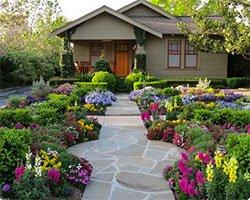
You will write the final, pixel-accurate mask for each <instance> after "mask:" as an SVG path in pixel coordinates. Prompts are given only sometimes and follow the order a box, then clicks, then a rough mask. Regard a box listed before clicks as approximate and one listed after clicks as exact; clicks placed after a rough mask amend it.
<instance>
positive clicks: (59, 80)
mask: <svg viewBox="0 0 250 200" xmlns="http://www.w3.org/2000/svg"><path fill="white" fill-rule="evenodd" d="M77 81H80V80H79V78H62V77H54V78H51V79H50V80H49V84H50V85H51V86H58V85H62V84H65V83H70V84H73V83H75V82H77Z"/></svg>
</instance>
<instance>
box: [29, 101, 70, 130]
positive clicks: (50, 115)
mask: <svg viewBox="0 0 250 200" xmlns="http://www.w3.org/2000/svg"><path fill="white" fill-rule="evenodd" d="M63 118H65V114H62V113H60V112H59V111H58V109H56V108H53V107H49V106H48V104H46V103H45V104H42V105H40V106H39V107H37V108H36V110H35V115H34V116H33V119H34V122H36V123H38V124H41V125H48V124H55V123H58V122H60V121H61V120H62V119H63Z"/></svg>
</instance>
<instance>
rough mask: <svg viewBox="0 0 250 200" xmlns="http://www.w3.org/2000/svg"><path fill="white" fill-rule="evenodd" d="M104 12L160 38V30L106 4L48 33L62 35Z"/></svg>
mask: <svg viewBox="0 0 250 200" xmlns="http://www.w3.org/2000/svg"><path fill="white" fill-rule="evenodd" d="M104 12H107V13H109V14H111V15H113V16H115V17H117V18H119V19H121V20H123V21H125V22H127V23H129V24H132V25H133V26H136V27H138V28H141V29H143V30H145V31H147V32H149V33H151V34H153V35H155V36H157V37H160V38H162V34H161V33H160V32H157V31H156V30H154V29H152V28H150V27H148V26H146V25H144V24H141V23H140V22H137V21H135V20H133V19H132V18H130V17H127V16H125V15H123V14H122V13H119V12H117V11H115V10H113V9H111V8H109V7H107V6H103V7H101V8H99V9H97V10H95V11H93V12H91V13H89V14H87V15H85V16H83V17H80V18H78V19H76V20H74V21H72V22H69V23H67V24H66V25H64V26H62V27H60V28H58V29H56V30H54V31H53V32H52V33H51V34H50V35H52V36H55V35H62V34H63V33H64V32H65V31H67V30H69V29H72V28H74V27H77V26H79V25H81V24H82V23H84V22H85V21H87V20H89V19H91V18H93V17H95V16H98V15H99V14H101V13H104Z"/></svg>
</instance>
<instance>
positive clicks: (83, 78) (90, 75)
mask: <svg viewBox="0 0 250 200" xmlns="http://www.w3.org/2000/svg"><path fill="white" fill-rule="evenodd" d="M93 76H94V73H85V74H79V75H77V76H76V79H78V81H79V82H91V81H92V78H93Z"/></svg>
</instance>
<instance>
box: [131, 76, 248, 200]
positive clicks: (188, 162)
mask: <svg viewBox="0 0 250 200" xmlns="http://www.w3.org/2000/svg"><path fill="white" fill-rule="evenodd" d="M129 98H130V99H131V100H132V101H136V103H137V104H138V106H139V108H140V110H141V119H142V120H143V122H144V124H145V126H146V127H147V129H148V132H147V135H146V137H147V138H148V139H149V140H162V141H165V142H170V143H173V144H175V145H177V146H179V147H180V148H183V153H182V155H181V157H180V159H179V160H178V161H177V162H176V163H175V165H174V166H166V168H165V169H164V177H165V178H166V179H167V181H168V183H169V186H170V188H171V189H172V191H173V193H174V195H175V198H176V199H181V200H185V199H197V200H198V199H209V200H218V199H227V200H229V199H232V200H233V199H242V200H243V199H247V198H249V196H250V190H249V188H250V187H249V186H250V178H249V177H250V176H249V152H250V149H249V144H248V143H249V141H250V135H249V134H250V128H249V127H250V125H249V124H250V109H249V108H250V107H249V105H250V100H249V97H247V96H243V95H241V94H238V93H235V92H233V91H231V90H226V89H223V90H222V89H214V88H212V87H210V81H209V80H200V81H199V83H198V84H197V85H196V87H187V86H178V87H175V88H173V87H172V88H163V89H154V88H153V87H145V88H143V89H140V90H135V91H132V92H131V93H130V94H129Z"/></svg>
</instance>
